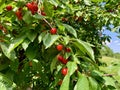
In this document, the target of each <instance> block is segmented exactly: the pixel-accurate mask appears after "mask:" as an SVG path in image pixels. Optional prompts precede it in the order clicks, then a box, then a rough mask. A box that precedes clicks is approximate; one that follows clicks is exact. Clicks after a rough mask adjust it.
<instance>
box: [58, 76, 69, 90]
mask: <svg viewBox="0 0 120 90" xmlns="http://www.w3.org/2000/svg"><path fill="white" fill-rule="evenodd" d="M69 82H70V76H69V74H67V75H66V76H65V77H64V79H63V82H62V85H61V87H60V90H69Z"/></svg>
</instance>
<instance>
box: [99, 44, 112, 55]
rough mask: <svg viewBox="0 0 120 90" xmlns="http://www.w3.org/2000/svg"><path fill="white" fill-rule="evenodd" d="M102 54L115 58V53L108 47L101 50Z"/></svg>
mask: <svg viewBox="0 0 120 90" xmlns="http://www.w3.org/2000/svg"><path fill="white" fill-rule="evenodd" d="M101 54H102V55H103V56H108V57H114V53H113V51H112V50H111V49H110V48H109V47H108V46H106V45H104V46H103V47H102V49H101Z"/></svg>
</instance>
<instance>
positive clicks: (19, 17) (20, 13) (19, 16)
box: [15, 10, 22, 20]
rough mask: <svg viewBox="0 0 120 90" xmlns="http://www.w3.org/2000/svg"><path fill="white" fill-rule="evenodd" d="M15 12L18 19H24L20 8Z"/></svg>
mask: <svg viewBox="0 0 120 90" xmlns="http://www.w3.org/2000/svg"><path fill="white" fill-rule="evenodd" d="M15 14H16V16H17V18H18V20H22V12H21V11H20V10H18V11H16V12H15Z"/></svg>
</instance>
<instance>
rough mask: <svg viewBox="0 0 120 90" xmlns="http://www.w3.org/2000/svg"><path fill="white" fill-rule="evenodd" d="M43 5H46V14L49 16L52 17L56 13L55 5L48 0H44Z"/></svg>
mask: <svg viewBox="0 0 120 90" xmlns="http://www.w3.org/2000/svg"><path fill="white" fill-rule="evenodd" d="M43 5H44V11H45V13H46V15H47V16H49V17H52V16H53V14H54V13H53V5H52V4H51V3H50V2H49V1H48V0H44V2H43Z"/></svg>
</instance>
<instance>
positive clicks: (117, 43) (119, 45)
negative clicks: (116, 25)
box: [103, 28, 120, 53]
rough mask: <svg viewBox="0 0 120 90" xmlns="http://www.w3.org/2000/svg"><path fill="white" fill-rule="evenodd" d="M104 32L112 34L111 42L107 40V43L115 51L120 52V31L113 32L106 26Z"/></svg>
mask: <svg viewBox="0 0 120 90" xmlns="http://www.w3.org/2000/svg"><path fill="white" fill-rule="evenodd" d="M103 34H106V35H109V36H111V42H110V43H109V42H107V45H108V46H109V47H110V48H111V49H112V50H113V52H115V53H116V52H119V53H120V38H118V37H117V35H118V33H115V32H111V31H109V30H107V29H105V28H104V32H103Z"/></svg>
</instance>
